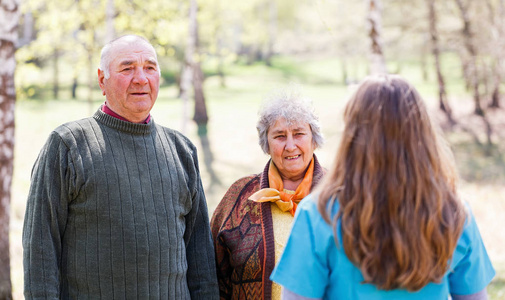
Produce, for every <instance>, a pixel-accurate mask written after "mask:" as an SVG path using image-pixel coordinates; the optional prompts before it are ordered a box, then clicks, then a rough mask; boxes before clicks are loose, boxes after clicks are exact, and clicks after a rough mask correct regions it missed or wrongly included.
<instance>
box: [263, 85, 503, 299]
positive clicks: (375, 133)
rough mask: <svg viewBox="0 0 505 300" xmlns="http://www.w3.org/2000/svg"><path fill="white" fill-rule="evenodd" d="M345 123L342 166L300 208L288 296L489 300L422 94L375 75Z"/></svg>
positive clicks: (448, 159) (480, 259) (468, 223)
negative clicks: (449, 297) (450, 297)
mask: <svg viewBox="0 0 505 300" xmlns="http://www.w3.org/2000/svg"><path fill="white" fill-rule="evenodd" d="M344 122H345V129H344V132H343V134H342V139H341V142H340V147H339V149H338V152H337V156H336V162H335V165H334V167H333V168H332V169H331V170H329V172H328V174H327V175H326V177H325V179H324V180H323V182H322V184H321V186H320V187H319V188H318V191H317V192H316V193H314V194H311V195H309V196H308V197H307V199H306V200H309V201H303V202H302V204H301V205H300V206H299V208H298V211H297V214H296V217H295V221H294V224H293V228H292V232H291V235H290V238H289V240H288V243H287V245H286V248H285V250H284V253H283V256H282V258H281V261H280V262H279V264H278V265H277V267H276V269H275V271H274V273H273V275H272V280H274V281H276V282H278V283H280V284H281V285H283V287H284V289H285V293H284V295H285V299H304V298H305V297H310V298H324V299H396V298H399V299H447V298H448V296H449V294H450V295H451V296H452V298H453V299H486V298H487V294H486V290H485V288H486V286H487V285H488V283H489V282H490V281H491V279H492V278H493V277H494V275H495V272H494V270H493V267H492V265H491V262H490V260H489V257H488V255H487V253H486V250H485V247H484V244H483V243H482V239H481V236H480V234H479V231H478V228H477V225H476V223H475V219H474V217H473V216H472V213H471V211H470V209H469V208H468V207H467V206H466V205H465V204H464V203H463V202H462V201H461V200H460V198H459V196H458V194H457V191H456V179H457V178H456V177H457V174H456V171H455V167H454V164H453V159H452V153H451V151H450V150H449V147H448V146H447V145H446V143H445V141H444V140H443V138H442V137H441V136H440V135H439V134H438V132H437V129H436V128H435V127H434V124H433V123H432V122H431V120H430V117H429V115H428V112H427V110H426V108H425V105H424V103H423V101H422V99H421V97H420V95H419V94H418V92H417V91H416V89H415V88H414V87H413V86H412V85H410V84H409V83H408V82H406V81H405V80H404V79H402V78H401V77H399V76H396V75H377V76H373V77H369V78H367V79H366V80H364V82H363V83H362V84H361V85H360V86H359V88H358V89H357V91H356V92H355V94H354V95H353V96H352V97H351V99H350V101H349V103H348V104H347V106H346V109H345V112H344ZM468 297H472V298H468Z"/></svg>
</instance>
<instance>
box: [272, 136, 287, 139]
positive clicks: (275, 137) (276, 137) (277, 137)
mask: <svg viewBox="0 0 505 300" xmlns="http://www.w3.org/2000/svg"><path fill="white" fill-rule="evenodd" d="M283 137H285V135H276V136H274V139H280V138H283Z"/></svg>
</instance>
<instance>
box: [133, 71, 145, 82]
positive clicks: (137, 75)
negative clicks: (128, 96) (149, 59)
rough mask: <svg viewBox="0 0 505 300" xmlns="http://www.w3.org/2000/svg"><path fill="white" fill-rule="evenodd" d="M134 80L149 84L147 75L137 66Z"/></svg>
mask: <svg viewBox="0 0 505 300" xmlns="http://www.w3.org/2000/svg"><path fill="white" fill-rule="evenodd" d="M133 82H134V83H138V84H147V76H146V73H145V72H144V69H142V68H136V69H135V73H134V74H133Z"/></svg>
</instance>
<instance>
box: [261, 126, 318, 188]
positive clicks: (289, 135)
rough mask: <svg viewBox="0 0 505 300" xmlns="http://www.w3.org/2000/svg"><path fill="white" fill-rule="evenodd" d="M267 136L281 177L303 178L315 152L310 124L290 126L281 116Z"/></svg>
mask: <svg viewBox="0 0 505 300" xmlns="http://www.w3.org/2000/svg"><path fill="white" fill-rule="evenodd" d="M267 137H268V146H269V148H270V156H271V157H272V161H273V162H274V164H275V166H276V167H277V169H278V170H279V173H280V175H281V177H282V178H283V179H288V180H292V181H296V180H298V179H301V178H303V176H304V175H305V170H306V169H307V167H308V165H309V163H310V161H311V160H312V156H313V154H314V143H313V141H312V131H311V130H310V126H309V124H306V123H299V124H293V125H291V126H288V123H287V122H286V120H285V119H284V118H280V119H278V120H277V121H276V122H275V123H274V124H273V125H272V126H271V127H270V128H269V130H268V135H267Z"/></svg>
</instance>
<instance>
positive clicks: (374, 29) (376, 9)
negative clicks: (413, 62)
mask: <svg viewBox="0 0 505 300" xmlns="http://www.w3.org/2000/svg"><path fill="white" fill-rule="evenodd" d="M367 1H368V15H367V22H368V35H369V36H370V39H371V53H370V73H371V74H381V73H387V68H386V62H385V60H384V54H383V50H382V37H381V31H382V15H381V13H382V5H381V0H367Z"/></svg>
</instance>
